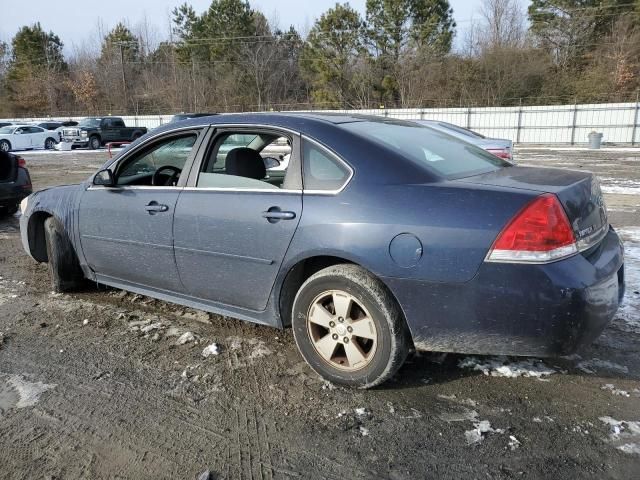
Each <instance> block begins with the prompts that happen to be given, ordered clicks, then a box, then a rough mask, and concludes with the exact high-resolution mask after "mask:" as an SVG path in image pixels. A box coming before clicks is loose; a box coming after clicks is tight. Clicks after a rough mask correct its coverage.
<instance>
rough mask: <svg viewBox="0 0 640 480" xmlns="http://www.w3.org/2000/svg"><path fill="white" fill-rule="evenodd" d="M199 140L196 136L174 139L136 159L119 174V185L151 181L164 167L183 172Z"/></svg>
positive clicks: (152, 148)
mask: <svg viewBox="0 0 640 480" xmlns="http://www.w3.org/2000/svg"><path fill="white" fill-rule="evenodd" d="M197 138H198V136H197V135H196V134H188V135H184V136H181V137H177V138H176V137H172V138H170V139H167V140H165V141H164V142H160V143H158V144H156V145H155V146H153V147H151V149H150V150H147V151H145V152H143V153H142V154H140V155H139V156H136V157H134V158H133V159H132V160H131V161H129V162H127V163H125V164H124V165H123V167H122V168H121V170H120V171H119V172H118V175H117V176H118V182H117V183H118V185H134V184H138V183H139V182H138V179H140V182H144V181H145V180H150V178H151V176H152V175H153V174H154V173H155V172H156V171H157V170H159V169H160V168H162V167H174V168H176V169H178V170H179V171H180V172H181V171H182V169H183V168H184V165H185V164H186V162H187V159H188V158H189V155H190V154H191V150H192V149H193V146H194V145H195V143H196V139H197ZM167 173H169V170H167Z"/></svg>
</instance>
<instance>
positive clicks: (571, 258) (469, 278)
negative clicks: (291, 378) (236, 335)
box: [20, 113, 624, 387]
mask: <svg viewBox="0 0 640 480" xmlns="http://www.w3.org/2000/svg"><path fill="white" fill-rule="evenodd" d="M282 139H284V141H282ZM275 143H279V144H281V145H283V146H285V145H286V146H289V149H290V150H289V151H288V153H286V155H288V162H287V166H286V169H285V170H278V171H274V170H273V169H269V168H268V167H267V165H266V163H267V162H266V161H265V160H266V158H265V156H266V155H265V153H264V152H265V151H266V150H267V149H268V148H271V147H272V146H273V145H274V144H275ZM230 146H231V147H232V148H228V147H230ZM303 203H304V209H303ZM22 207H23V208H22V211H23V215H22V217H21V220H20V229H21V236H22V242H23V245H24V248H25V250H26V251H27V252H28V253H29V255H31V256H32V257H33V258H34V259H35V260H37V261H38V262H49V271H50V274H51V281H52V287H53V289H54V290H55V291H66V290H71V289H73V288H76V287H79V286H81V284H82V279H83V278H87V279H90V280H91V281H93V282H98V283H102V284H106V285H110V286H112V287H116V288H122V289H125V290H129V291H132V292H135V293H139V294H144V295H149V296H151V297H155V298H159V299H162V300H168V301H173V302H176V303H179V304H183V305H187V306H191V307H195V308H199V309H203V310H207V311H210V312H215V313H218V314H221V315H225V316H231V317H237V318H241V319H245V320H249V321H253V322H257V323H260V324H265V325H272V326H274V327H281V328H283V327H288V326H291V327H292V328H293V333H294V337H295V341H296V343H297V345H298V348H299V350H300V352H301V354H302V356H303V357H304V358H305V360H306V361H307V362H308V363H309V365H310V366H311V367H312V368H313V369H314V370H315V371H316V372H318V373H319V374H320V375H322V376H323V377H324V378H325V379H327V380H329V381H331V382H335V383H341V384H345V385H351V386H358V387H372V386H375V385H378V384H380V383H382V382H384V381H385V380H387V379H388V378H390V377H391V376H392V375H393V374H394V373H395V372H396V371H397V370H398V369H399V368H400V366H401V365H402V364H403V362H404V360H405V358H406V356H407V353H408V352H409V350H410V349H411V348H416V349H418V350H427V351H444V352H457V353H468V354H502V355H523V356H527V355H535V356H538V355H540V356H553V355H567V354H571V353H573V352H574V351H575V350H576V349H577V348H578V347H579V346H582V345H585V344H588V343H590V342H591V341H593V340H594V339H595V338H596V337H597V336H598V335H599V334H600V333H601V331H602V330H603V329H604V328H605V326H606V325H607V324H608V322H609V321H610V320H611V319H612V318H613V316H614V314H615V312H616V311H617V309H618V305H619V303H620V301H621V299H622V297H623V295H624V273H623V272H624V265H623V261H624V254H623V248H622V245H621V242H620V239H619V238H618V236H617V234H616V233H615V232H614V230H613V229H611V228H610V225H609V222H608V218H607V212H606V207H605V205H604V202H603V198H602V192H601V190H600V186H599V183H598V181H597V179H596V178H595V177H594V175H593V174H592V173H589V172H583V171H570V170H557V169H544V168H528V167H517V166H514V165H513V164H511V163H509V162H507V161H505V160H502V159H500V158H498V157H496V156H494V155H491V154H489V153H487V152H486V151H484V150H482V149H480V148H477V147H475V146H473V145H470V144H469V143H468V142H466V141H462V140H459V139H458V138H456V137H454V136H452V135H443V134H442V133H441V132H440V131H439V130H436V129H434V128H430V127H426V126H421V125H418V124H416V123H414V122H406V121H399V120H392V119H384V118H381V117H366V116H349V115H321V114H310V113H309V114H242V115H220V116H215V117H205V118H196V119H192V120H188V121H185V122H182V123H180V124H179V125H172V124H169V125H165V126H163V127H161V128H159V129H157V130H156V131H155V132H154V134H153V135H150V136H149V137H147V138H146V139H144V140H143V141H141V142H138V143H136V144H133V145H132V146H131V147H130V148H128V149H127V150H125V151H123V152H122V153H120V154H119V155H118V156H117V157H116V158H114V159H110V160H109V161H108V162H107V163H105V164H104V166H103V167H102V168H101V169H100V170H99V171H98V172H97V173H96V174H95V175H93V176H92V177H91V178H89V179H88V180H87V181H85V182H83V183H82V184H80V185H71V186H64V187H55V188H50V189H48V190H44V191H40V192H37V193H35V194H33V195H31V196H29V197H28V198H27V199H26V200H25V201H23V204H22ZM134 227H135V228H134Z"/></svg>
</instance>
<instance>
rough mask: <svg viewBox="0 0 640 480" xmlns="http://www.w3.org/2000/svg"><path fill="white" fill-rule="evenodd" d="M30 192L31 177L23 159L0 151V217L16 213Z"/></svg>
mask: <svg viewBox="0 0 640 480" xmlns="http://www.w3.org/2000/svg"><path fill="white" fill-rule="evenodd" d="M31 191H32V187H31V177H30V176H29V171H28V170H27V166H26V162H25V161H24V159H23V158H22V157H19V156H17V155H14V154H12V153H8V152H3V151H0V216H1V215H6V214H9V215H12V214H14V213H16V212H17V211H18V205H19V204H20V202H21V201H22V199H24V198H25V197H27V196H28V195H29V194H31Z"/></svg>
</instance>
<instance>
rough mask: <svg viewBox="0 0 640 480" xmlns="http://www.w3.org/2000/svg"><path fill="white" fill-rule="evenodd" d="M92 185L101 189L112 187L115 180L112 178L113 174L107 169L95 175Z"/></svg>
mask: <svg viewBox="0 0 640 480" xmlns="http://www.w3.org/2000/svg"><path fill="white" fill-rule="evenodd" d="M93 184H94V185H100V186H103V187H114V186H115V184H116V180H115V178H114V177H113V172H112V171H111V170H109V169H108V168H107V169H105V170H100V171H99V172H98V173H96V175H95V177H93Z"/></svg>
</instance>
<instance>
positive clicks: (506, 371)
mask: <svg viewBox="0 0 640 480" xmlns="http://www.w3.org/2000/svg"><path fill="white" fill-rule="evenodd" d="M458 367H460V368H470V369H472V370H476V371H480V372H482V373H483V374H485V375H488V376H492V377H507V378H515V377H534V378H541V377H545V376H549V375H553V374H554V373H557V371H556V370H553V369H551V368H549V367H547V366H546V365H545V364H544V362H543V361H542V360H538V359H533V358H532V359H528V360H520V361H517V362H511V361H510V360H509V359H508V358H507V357H490V358H484V359H481V358H478V357H466V358H464V359H462V360H461V361H460V362H459V363H458Z"/></svg>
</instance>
